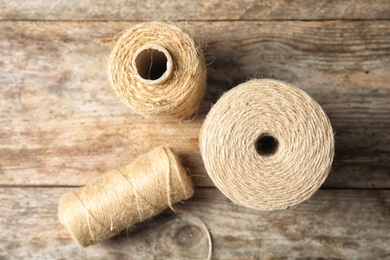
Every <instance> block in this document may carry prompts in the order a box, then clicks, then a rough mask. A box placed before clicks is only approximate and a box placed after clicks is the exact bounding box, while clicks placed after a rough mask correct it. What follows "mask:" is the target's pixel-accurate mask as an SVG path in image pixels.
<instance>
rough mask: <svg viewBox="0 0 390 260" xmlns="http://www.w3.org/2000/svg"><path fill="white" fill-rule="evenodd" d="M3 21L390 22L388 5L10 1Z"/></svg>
mask: <svg viewBox="0 0 390 260" xmlns="http://www.w3.org/2000/svg"><path fill="white" fill-rule="evenodd" d="M0 10H1V12H0V19H3V20H133V21H134V20H138V21H139V20H229V21H232V20H329V19H343V20H349V19H353V20H354V19H359V20H364V19H389V18H390V4H389V1H387V0H354V1H344V0H333V1H328V0H309V1H308V0H298V1H293V2H291V1H287V0H274V1H266V0H260V1H259V0H244V1H240V0H227V1H221V0H209V1H207V3H205V2H202V1H188V0H187V1H175V0H166V1H164V2H161V1H158V0H149V1H137V0H129V1H125V2H124V1H121V0H111V1H105V2H104V3H91V2H90V1H87V0H81V1H80V0H77V1H76V0H71V1H65V0H62V1H49V2H48V1H45V0H35V1H27V0H23V1H12V0H5V1H4V0H3V1H2V2H1V3H0Z"/></svg>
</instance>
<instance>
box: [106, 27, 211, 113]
mask: <svg viewBox="0 0 390 260" xmlns="http://www.w3.org/2000/svg"><path fill="white" fill-rule="evenodd" d="M109 72H110V76H111V82H112V88H113V90H114V92H115V93H116V94H117V95H118V96H119V97H120V98H121V99H122V101H123V102H124V103H125V104H126V105H127V106H129V107H130V108H131V109H132V110H133V111H134V112H135V113H137V114H140V115H143V116H145V117H150V118H154V119H162V120H164V119H179V120H181V119H185V118H189V117H190V116H192V115H193V114H195V113H196V111H197V110H198V107H199V104H200V102H201V100H202V98H203V96H204V91H205V86H206V67H205V61H204V56H203V53H202V50H201V49H200V47H199V46H196V44H195V42H194V40H193V39H192V38H191V37H190V36H189V35H188V34H187V33H185V32H183V31H182V30H181V29H179V28H178V27H176V26H175V25H173V24H168V23H162V22H149V23H141V24H138V25H137V26H135V27H133V28H131V29H130V30H128V31H127V32H125V33H124V34H123V35H122V36H121V37H120V38H119V39H118V41H117V42H116V45H115V47H114V48H113V50H112V52H111V56H110V58H109Z"/></svg>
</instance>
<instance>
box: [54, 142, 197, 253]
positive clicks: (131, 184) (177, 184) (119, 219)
mask: <svg viewBox="0 0 390 260" xmlns="http://www.w3.org/2000/svg"><path fill="white" fill-rule="evenodd" d="M193 193H194V190H193V186H192V182H191V180H190V179H189V178H188V177H187V175H186V172H185V170H184V168H183V166H182V165H181V164H180V162H179V160H178V158H177V157H176V156H175V155H174V153H173V152H172V151H171V150H170V149H169V148H167V147H158V148H156V149H154V150H152V151H150V152H149V153H147V154H145V155H142V156H140V157H138V158H137V159H136V160H135V161H134V162H132V163H130V164H128V165H126V166H124V167H122V168H119V169H116V170H112V171H110V172H108V173H107V174H105V175H102V176H101V177H99V178H97V179H95V180H93V181H92V182H91V183H89V184H88V185H87V186H85V187H83V188H81V189H78V190H75V191H71V192H68V193H66V194H64V195H63V196H62V197H61V199H60V204H59V208H58V217H59V219H60V222H61V223H62V225H64V226H65V228H66V229H67V230H68V232H69V234H70V235H71V236H72V238H73V239H74V240H76V241H77V242H78V243H79V244H80V245H81V246H83V247H86V246H89V245H92V244H96V243H99V242H101V241H103V240H105V239H108V238H110V237H113V236H115V235H117V234H118V233H119V232H120V231H122V230H124V229H126V228H128V227H130V226H132V225H134V224H136V223H138V222H142V221H144V220H146V219H148V218H151V217H153V216H155V215H157V214H159V213H160V212H162V211H163V210H164V209H166V208H168V207H171V208H172V204H174V203H176V202H179V201H181V200H185V199H188V198H190V197H191V196H192V195H193Z"/></svg>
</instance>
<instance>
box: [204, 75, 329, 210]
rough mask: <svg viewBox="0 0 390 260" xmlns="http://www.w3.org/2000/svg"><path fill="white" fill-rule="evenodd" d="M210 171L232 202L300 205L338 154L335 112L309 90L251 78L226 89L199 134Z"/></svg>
mask: <svg viewBox="0 0 390 260" xmlns="http://www.w3.org/2000/svg"><path fill="white" fill-rule="evenodd" d="M200 149H201V154H202V158H203V161H204V164H205V167H206V171H207V172H208V174H209V176H210V177H211V179H212V180H213V182H214V183H215V185H216V186H217V187H218V188H219V189H220V190H221V191H222V192H223V193H224V194H225V195H226V196H227V197H228V198H229V199H231V200H232V201H233V202H235V203H237V204H239V205H242V206H245V207H249V208H254V209H258V210H280V209H286V208H288V207H291V206H294V205H296V204H298V203H300V202H302V201H304V200H306V199H308V198H309V197H310V196H311V195H312V194H314V193H315V192H316V191H317V190H318V188H319V187H320V186H321V184H322V183H323V182H324V180H325V179H326V177H327V175H328V173H329V171H330V168H331V164H332V161H333V156H334V136H333V131H332V127H331V124H330V122H329V119H328V117H327V116H326V114H325V113H324V111H323V110H322V109H321V107H320V106H319V105H318V103H317V102H316V101H315V100H314V99H312V98H311V97H310V96H308V95H307V94H306V93H305V92H303V91H302V90H300V89H298V88H295V87H293V86H291V85H289V84H286V83H284V82H281V81H276V80H267V79H264V80H251V81H248V82H246V83H244V84H241V85H239V86H237V87H236V88H234V89H232V90H230V91H228V92H227V93H225V94H224V95H223V96H222V97H221V98H220V100H219V101H218V102H217V103H216V104H215V105H214V106H213V107H212V109H211V111H210V112H209V114H208V115H207V118H206V120H205V122H204V125H203V127H202V130H201V136H200Z"/></svg>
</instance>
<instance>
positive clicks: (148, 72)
mask: <svg viewBox="0 0 390 260" xmlns="http://www.w3.org/2000/svg"><path fill="white" fill-rule="evenodd" d="M167 62H168V58H167V57H166V56H165V53H163V52H161V51H159V50H155V49H145V50H143V51H141V52H140V53H139V54H138V56H137V57H136V58H135V65H136V69H137V72H138V75H139V76H140V77H142V78H143V79H147V80H157V79H159V78H160V77H161V76H162V75H163V74H164V73H165V72H166V71H167Z"/></svg>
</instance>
